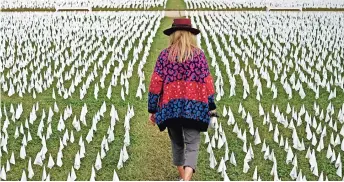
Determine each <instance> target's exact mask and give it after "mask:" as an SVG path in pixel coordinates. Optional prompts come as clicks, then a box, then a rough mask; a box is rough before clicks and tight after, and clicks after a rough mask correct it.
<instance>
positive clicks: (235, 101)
mask: <svg viewBox="0 0 344 182" xmlns="http://www.w3.org/2000/svg"><path fill="white" fill-rule="evenodd" d="M208 37H210V35H209V34H208ZM216 37H217V39H218V40H219V42H220V46H221V47H222V48H223V47H224V45H223V42H222V41H223V39H222V38H220V36H218V35H217V36H216ZM250 38H251V39H253V37H252V36H250ZM242 39H243V40H244V38H243V37H242ZM226 40H228V36H226ZM244 42H245V43H246V41H245V40H244ZM211 43H212V47H213V50H216V46H215V43H214V42H213V41H211ZM235 43H236V44H237V46H239V47H240V44H239V43H238V40H237V39H236V40H235ZM202 48H203V50H204V51H205V52H206V54H207V55H208V52H207V49H206V44H205V43H204V39H202ZM232 51H234V50H233V49H232ZM269 51H270V52H271V51H272V50H269ZM225 52H226V51H225ZM226 53H227V52H226ZM236 56H237V57H239V59H240V56H239V55H236ZM216 59H217V62H218V63H219V68H220V70H221V73H222V76H223V77H224V78H227V74H226V70H225V65H224V64H223V63H222V62H221V61H220V60H221V57H219V56H216ZM208 60H209V61H210V57H209V56H208ZM229 60H231V58H229ZM252 61H253V60H251V59H249V65H250V66H251V68H252V69H254V68H256V67H255V65H254V64H253V62H252ZM240 62H241V68H243V62H242V60H240ZM231 71H232V73H233V72H234V65H233V63H232V64H231ZM211 72H212V74H213V75H214V79H215V78H216V77H215V72H214V70H213V69H211ZM245 75H246V78H247V79H248V78H249V75H248V73H247V72H245ZM289 76H290V75H289ZM270 77H271V78H273V74H272V73H271V71H270ZM261 81H262V86H263V94H264V95H263V97H262V98H261V103H262V106H263V108H264V111H265V112H270V119H271V122H272V123H273V127H275V125H276V124H277V123H278V122H277V121H276V119H275V118H274V116H273V114H272V113H271V106H272V104H274V105H275V106H276V105H278V107H279V110H280V111H281V112H284V114H285V110H286V108H287V103H288V102H289V103H290V104H291V105H293V106H295V107H296V109H298V110H299V109H300V108H301V106H302V105H303V104H304V105H305V107H306V109H307V110H308V112H309V113H310V114H312V116H314V110H313V109H312V108H313V104H314V101H315V100H314V96H315V95H314V93H313V91H311V90H310V89H309V88H307V86H306V85H305V84H303V88H304V89H305V92H306V93H307V96H306V98H305V99H303V100H301V98H300V96H299V95H298V93H297V92H295V90H293V98H292V99H290V100H288V95H287V94H286V93H285V91H284V90H283V86H282V85H281V84H280V83H279V82H272V83H275V84H276V86H277V88H278V97H277V98H276V99H274V100H273V99H272V92H271V91H270V89H267V88H266V86H265V85H266V82H265V80H261ZM236 83H237V85H236V96H233V97H230V98H229V93H230V91H229V85H230V84H229V81H228V79H224V85H225V86H224V92H225V94H224V96H223V98H222V99H221V100H220V101H219V102H217V105H218V112H220V113H222V109H223V105H226V106H230V107H231V110H232V112H233V113H234V116H235V119H236V122H237V123H238V126H239V128H241V129H242V130H244V129H246V130H247V139H248V142H247V147H249V143H250V142H251V143H252V147H253V150H254V152H255V153H254V154H255V158H254V159H253V160H252V161H251V162H250V163H249V165H250V169H249V171H248V173H246V174H245V173H243V172H242V170H243V159H244V158H245V153H244V152H242V146H243V142H242V141H241V140H239V139H238V138H237V136H236V134H235V133H233V132H232V130H233V127H234V126H233V125H232V126H228V125H227V120H228V116H227V117H226V118H220V119H219V121H220V122H221V123H222V126H223V128H224V129H225V131H226V136H227V140H228V144H229V150H230V153H231V151H234V152H235V154H236V161H237V164H238V166H237V167H234V166H233V165H232V164H230V163H229V162H227V163H226V164H227V169H228V170H227V174H228V176H229V178H230V179H231V180H235V181H237V180H248V181H251V180H252V176H253V172H254V168H255V166H258V175H260V176H261V178H262V180H274V178H273V176H271V175H270V171H271V169H272V164H273V162H271V161H268V160H264V158H263V155H264V153H262V152H260V151H261V147H262V144H259V145H257V146H255V145H254V144H253V141H254V137H253V136H251V135H250V134H249V133H248V131H249V128H248V125H247V124H246V123H245V120H243V119H242V118H241V114H238V107H239V103H242V105H243V106H244V108H245V109H246V112H248V111H249V112H250V114H251V116H252V118H253V122H254V128H256V127H259V134H260V137H261V139H262V142H263V138H266V144H267V145H269V146H270V149H271V147H273V148H274V153H275V156H276V159H277V165H278V174H279V177H280V178H281V179H282V180H291V178H290V176H289V173H290V171H291V169H292V165H286V164H285V160H286V153H285V152H284V151H283V150H282V148H280V147H279V146H278V145H277V144H276V143H275V142H274V141H273V132H269V131H268V128H269V127H268V125H265V126H264V125H262V123H263V117H260V116H259V113H258V106H259V101H257V100H256V98H255V96H256V88H253V87H252V85H253V80H252V79H248V83H249V85H250V92H251V93H250V94H249V95H248V97H247V98H246V99H245V100H243V99H242V94H243V91H242V90H241V89H239V88H242V85H243V84H242V81H241V79H240V77H239V76H236ZM339 90H340V89H339ZM339 90H338V88H337V98H336V99H333V100H331V102H332V104H333V105H334V108H335V114H334V115H333V116H334V118H336V116H337V114H338V110H339V109H340V107H341V105H342V103H343V100H344V94H343V92H342V91H339ZM328 96H329V94H328V93H327V92H326V91H325V90H324V89H320V97H319V99H318V100H316V102H317V104H319V105H320V109H324V110H326V107H327V105H328V103H329V101H328V100H327V98H328ZM300 101H301V102H300ZM288 118H289V120H290V118H291V115H290V114H289V115H288ZM302 118H303V117H302ZM317 121H319V119H318V118H317ZM334 121H335V120H334ZM295 124H296V123H295ZM323 124H324V122H322V125H323ZM337 124H338V130H340V129H341V127H342V124H340V122H338V123H337ZM295 126H296V125H295ZM323 126H324V125H323ZM304 128H305V123H304V120H303V124H302V125H301V126H300V127H297V132H298V136H299V138H300V140H301V137H302V138H305V135H306V134H305V132H304ZM278 129H279V132H280V134H282V135H283V136H284V137H286V136H287V137H288V138H289V140H288V141H289V145H290V144H292V140H291V139H292V138H291V136H292V132H291V130H290V129H287V128H284V127H283V126H281V125H280V124H279V126H278ZM311 130H312V131H313V132H314V129H313V128H312V129H311ZM331 132H332V128H330V127H329V126H327V133H328V135H327V136H326V137H325V138H324V146H325V148H324V149H323V150H322V151H321V152H320V153H319V152H316V156H317V162H318V170H319V175H320V172H321V171H324V175H327V176H328V178H329V180H341V178H340V177H338V176H337V175H336V168H335V167H334V165H333V164H331V163H330V162H329V160H328V159H327V158H326V150H327V146H328V144H329V139H330V134H331ZM338 132H339V131H338ZM210 136H212V135H210ZM335 136H336V135H335ZM318 141H319V139H318ZM304 142H305V146H306V150H305V151H301V152H299V151H296V150H295V149H294V148H293V152H294V154H296V155H297V158H298V165H299V169H300V168H301V169H302V173H303V175H306V176H307V180H314V181H315V180H318V177H316V176H314V175H313V174H312V173H311V171H310V168H309V163H308V160H307V159H305V157H304V156H306V152H307V149H308V146H311V142H310V141H308V140H305V141H304ZM316 147H317V145H316ZM316 147H315V149H316ZM331 147H332V146H331ZM205 149H206V146H204V148H203V150H205ZM335 151H336V154H338V152H340V153H341V154H342V151H341V149H340V146H336V147H335ZM200 155H201V157H200V158H202V159H204V158H205V159H207V158H208V155H203V154H202V151H201V153H200ZM215 156H216V159H217V161H218V162H219V161H220V159H221V156H224V148H222V149H220V150H216V151H215ZM341 159H343V157H341ZM201 165H202V164H201ZM298 172H299V170H298ZM204 177H206V178H205V179H209V178H208V176H204Z"/></svg>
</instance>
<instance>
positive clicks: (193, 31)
mask: <svg viewBox="0 0 344 182" xmlns="http://www.w3.org/2000/svg"><path fill="white" fill-rule="evenodd" d="M177 30H186V31H189V32H191V33H192V34H194V35H197V34H199V33H200V31H199V30H198V29H196V28H192V27H171V28H168V29H166V30H164V34H165V35H171V34H172V33H173V32H175V31H177Z"/></svg>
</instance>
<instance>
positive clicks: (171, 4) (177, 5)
mask: <svg viewBox="0 0 344 182" xmlns="http://www.w3.org/2000/svg"><path fill="white" fill-rule="evenodd" d="M166 9H173V10H180V9H183V10H184V9H186V4H185V2H184V0H168V1H167V4H166Z"/></svg>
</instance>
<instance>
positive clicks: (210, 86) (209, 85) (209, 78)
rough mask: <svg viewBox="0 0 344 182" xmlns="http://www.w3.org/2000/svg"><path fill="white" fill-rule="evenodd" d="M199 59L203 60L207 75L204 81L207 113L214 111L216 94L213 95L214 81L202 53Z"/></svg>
mask: <svg viewBox="0 0 344 182" xmlns="http://www.w3.org/2000/svg"><path fill="white" fill-rule="evenodd" d="M201 59H204V66H205V71H206V75H207V76H206V77H205V79H204V81H205V84H206V87H207V93H208V105H209V111H212V110H214V109H216V104H215V94H216V93H215V88H214V81H213V77H212V76H211V73H210V70H209V65H208V61H207V60H206V57H205V55H204V53H203V52H202V53H201Z"/></svg>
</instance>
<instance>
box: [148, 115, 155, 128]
mask: <svg viewBox="0 0 344 182" xmlns="http://www.w3.org/2000/svg"><path fill="white" fill-rule="evenodd" d="M148 119H149V121H150V123H151V124H152V125H153V126H154V125H155V114H151V113H149V118H148Z"/></svg>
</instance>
